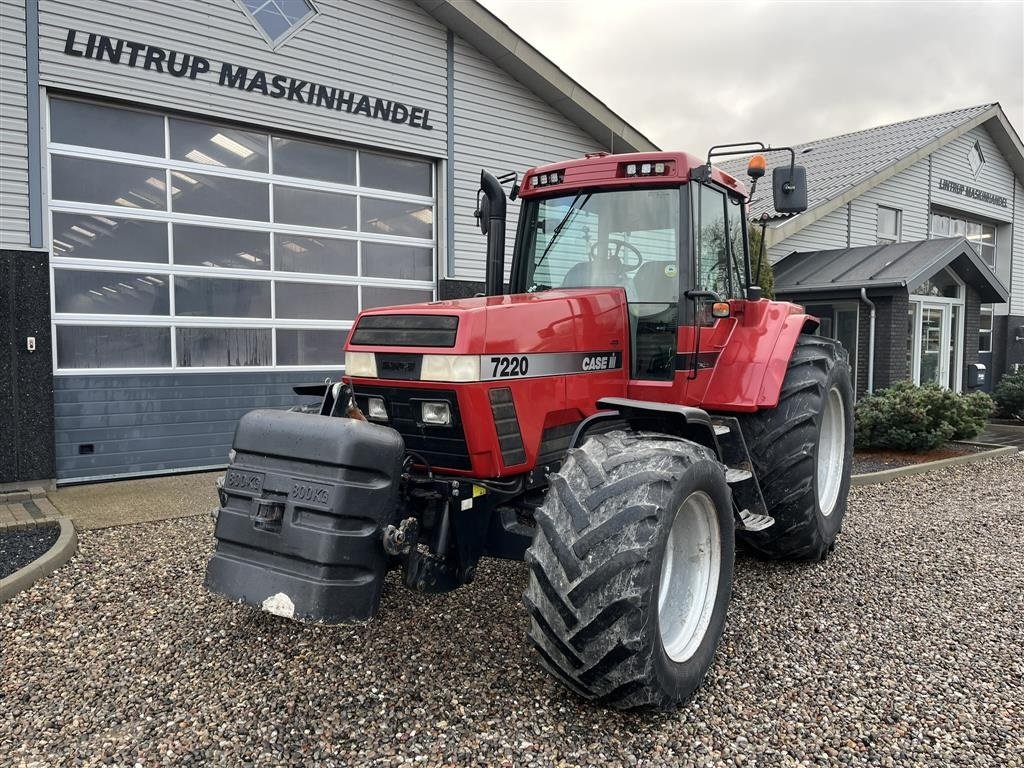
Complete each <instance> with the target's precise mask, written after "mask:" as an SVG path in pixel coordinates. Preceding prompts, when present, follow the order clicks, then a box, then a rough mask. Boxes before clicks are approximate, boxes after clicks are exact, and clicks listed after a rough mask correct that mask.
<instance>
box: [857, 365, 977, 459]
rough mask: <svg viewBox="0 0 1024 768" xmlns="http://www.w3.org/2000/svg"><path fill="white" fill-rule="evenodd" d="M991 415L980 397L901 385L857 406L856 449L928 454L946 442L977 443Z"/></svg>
mask: <svg viewBox="0 0 1024 768" xmlns="http://www.w3.org/2000/svg"><path fill="white" fill-rule="evenodd" d="M994 409H995V405H994V404H993V402H992V398H991V397H989V396H988V395H986V394H985V393H984V392H974V393H971V394H969V395H958V394H956V393H955V392H950V391H949V390H947V389H943V388H942V387H940V386H938V385H936V384H926V385H925V386H923V387H918V386H915V385H913V384H911V383H910V382H908V381H901V382H899V383H897V384H894V385H893V386H892V387H890V388H889V389H883V390H880V391H878V392H876V393H875V394H873V395H869V396H867V397H865V398H863V399H862V400H861V401H860V402H859V403H857V408H856V412H855V416H856V429H855V433H854V434H855V439H856V444H857V447H858V448H878V449H891V450H899V451H930V450H932V449H934V448H938V447H939V446H940V445H943V444H945V443H948V442H949V441H950V440H968V439H970V438H972V437H976V436H977V435H978V434H979V433H980V432H981V431H982V430H983V429H984V428H985V423H986V421H987V420H988V417H989V416H991V415H992V411H993V410H994Z"/></svg>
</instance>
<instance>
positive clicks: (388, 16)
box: [39, 0, 446, 157]
mask: <svg viewBox="0 0 1024 768" xmlns="http://www.w3.org/2000/svg"><path fill="white" fill-rule="evenodd" d="M39 6H40V79H41V82H42V84H43V85H45V86H49V87H53V88H65V89H70V90H74V91H78V92H82V93H90V94H96V95H101V96H108V97H114V98H121V99H129V100H132V101H135V102H138V103H142V104H149V105H152V106H156V107H167V108H171V109H178V110H184V111H190V112H197V113H201V114H205V115H209V116H212V117H220V118H227V119H234V120H241V121H245V122H250V123H253V124H256V125H266V126H270V127H276V128H278V129H285V130H291V131H296V132H300V133H310V134H316V135H319V136H323V137H325V138H332V139H338V140H345V141H352V142H359V143H365V144H373V145H376V146H382V147H390V148H394V149H401V150H404V151H407V152H418V153H422V154H427V155H432V156H436V157H443V156H444V154H445V133H446V131H445V110H446V104H445V89H446V79H445V78H446V75H445V30H444V28H443V27H442V26H441V25H440V24H438V23H437V22H436V21H434V19H433V18H432V17H430V16H429V15H427V14H426V13H425V12H424V11H422V10H421V9H420V8H419V7H418V6H416V5H415V4H413V3H410V2H404V1H403V0H318V2H317V7H318V8H319V9H320V13H319V14H318V15H317V16H316V17H315V18H314V19H313V20H312V21H311V22H309V23H308V24H306V26H304V27H303V28H302V29H301V30H299V31H298V32H297V33H295V34H294V35H293V36H292V37H290V38H289V39H288V40H286V41H285V42H284V43H283V44H281V45H280V46H279V47H278V48H277V50H272V49H271V47H270V46H269V44H268V43H267V42H266V41H265V40H264V39H263V37H262V36H261V35H260V33H259V32H258V31H257V30H256V28H255V27H254V26H253V24H252V23H251V21H250V20H249V18H248V16H246V14H245V13H244V12H243V11H242V9H241V8H240V7H239V5H238V3H237V2H236V0H204V2H202V3H199V2H189V3H168V2H163V1H162V0H141V1H136V0H132V1H131V2H129V1H128V0H96V1H95V2H89V3H81V2H78V0H40V2H39ZM69 28H73V29H76V30H81V31H83V32H87V33H88V32H95V33H98V34H104V35H108V36H112V37H117V38H121V39H127V40H132V41H137V42H140V43H146V44H151V45H155V46H158V47H161V48H165V49H169V50H175V51H179V52H181V53H190V54H194V55H199V56H204V57H206V58H208V59H209V60H210V61H211V64H212V66H211V72H209V73H208V74H205V75H200V76H199V77H198V78H197V79H195V80H190V79H189V78H188V77H180V78H179V77H174V76H172V75H170V74H168V73H166V72H163V73H160V72H157V71H154V70H151V71H146V70H145V69H143V68H142V67H141V66H136V67H134V68H133V67H128V66H126V65H125V64H123V63H122V64H112V63H110V62H107V61H102V62H100V61H96V60H94V59H89V58H85V57H74V56H69V55H66V54H65V53H64V46H65V40H66V35H67V30H68V29H69ZM81 47H82V46H81V45H80V44H79V46H78V49H79V50H80V49H81ZM225 61H226V62H229V63H231V64H234V65H241V66H246V67H250V68H256V69H261V70H264V71H266V72H267V73H274V74H281V75H285V76H288V77H295V78H298V79H300V80H306V81H314V82H317V83H322V84H324V85H328V86H333V87H341V88H345V89H347V90H350V91H354V92H356V93H358V94H365V95H368V96H371V97H375V96H376V97H381V98H385V99H390V100H396V101H400V102H402V103H404V104H407V105H410V106H421V107H424V108H426V109H429V110H430V124H431V125H432V126H433V130H430V131H428V130H423V129H421V128H413V127H409V126H408V125H395V124H392V123H389V122H384V121H383V120H380V119H371V118H367V117H365V116H363V115H353V114H348V113H346V112H345V111H335V110H329V109H326V108H324V107H317V106H314V105H309V104H299V103H296V102H294V101H288V100H286V99H274V98H269V97H267V96H264V95H262V94H261V93H259V92H258V91H254V92H251V93H248V92H244V91H242V90H239V89H237V88H230V87H226V86H220V85H218V84H217V79H218V78H217V74H218V72H219V70H220V66H221V64H222V63H223V62H225Z"/></svg>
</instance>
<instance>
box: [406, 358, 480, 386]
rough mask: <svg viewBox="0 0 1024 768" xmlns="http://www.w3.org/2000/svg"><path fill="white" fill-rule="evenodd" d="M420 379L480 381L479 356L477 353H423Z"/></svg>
mask: <svg viewBox="0 0 1024 768" xmlns="http://www.w3.org/2000/svg"><path fill="white" fill-rule="evenodd" d="M420 379H422V380H423V381H480V358H479V357H478V356H477V355H424V356H423V366H422V367H421V368H420Z"/></svg>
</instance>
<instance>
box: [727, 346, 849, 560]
mask: <svg viewBox="0 0 1024 768" xmlns="http://www.w3.org/2000/svg"><path fill="white" fill-rule="evenodd" d="M740 424H741V426H742V428H743V435H744V438H745V439H746V441H747V449H748V450H749V451H750V457H751V459H752V460H753V464H754V469H755V471H756V473H757V478H758V481H759V482H760V484H761V491H762V493H763V494H764V500H765V505H766V506H767V508H768V514H769V515H771V516H772V517H774V518H775V525H773V526H771V527H770V528H766V529H765V530H763V531H757V532H743V531H741V532H740V533H739V534H738V535H739V537H740V540H741V541H742V542H743V544H745V545H746V546H747V547H748V548H750V549H751V550H753V551H754V553H755V554H758V555H760V556H762V557H765V558H769V559H773V560H777V559H791V560H804V561H814V560H822V559H824V558H825V557H826V556H827V555H828V553H829V552H831V551H832V549H833V548H834V547H835V543H836V538H837V537H838V536H839V533H840V531H841V530H842V525H843V517H844V515H845V514H846V497H847V494H848V493H849V490H850V470H851V466H852V462H853V387H852V385H851V383H850V366H849V363H848V362H847V353H846V350H844V349H843V348H842V346H840V345H839V344H838V343H837V342H835V341H832V340H831V339H825V338H822V337H819V336H810V335H806V334H805V335H802V336H801V337H800V339H799V340H798V341H797V344H796V347H795V348H794V349H793V355H792V357H791V358H790V361H789V368H788V370H787V371H786V377H785V379H784V380H783V383H782V394H781V395H780V397H779V405H778V407H777V408H772V409H769V410H764V411H759V412H757V413H753V414H750V415H747V416H743V417H741V418H740Z"/></svg>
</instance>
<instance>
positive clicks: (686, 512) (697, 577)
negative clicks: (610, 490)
mask: <svg viewBox="0 0 1024 768" xmlns="http://www.w3.org/2000/svg"><path fill="white" fill-rule="evenodd" d="M721 562H722V537H721V533H720V531H719V529H718V513H717V510H716V509H715V502H713V501H712V500H711V497H710V496H708V495H707V494H706V493H704V491H694V492H693V493H691V494H690V495H689V496H687V497H686V499H685V500H684V501H683V503H682V504H681V505H680V507H679V509H678V511H677V512H676V516H675V519H674V520H673V521H672V528H671V530H670V531H669V533H668V541H667V542H666V543H665V559H664V560H663V561H662V564H661V579H660V583H659V590H658V628H659V630H660V632H661V644H662V646H663V647H664V648H665V653H666V654H667V655H668V657H669V658H670V659H672V661H675V662H683V661H687V660H688V659H689V658H690V657H692V656H693V654H695V653H696V652H697V648H699V647H700V644H701V642H702V641H703V640H704V635H705V634H707V631H708V626H710V624H711V617H712V615H713V614H714V612H715V600H716V598H717V597H718V574H719V570H720V569H721Z"/></svg>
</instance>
